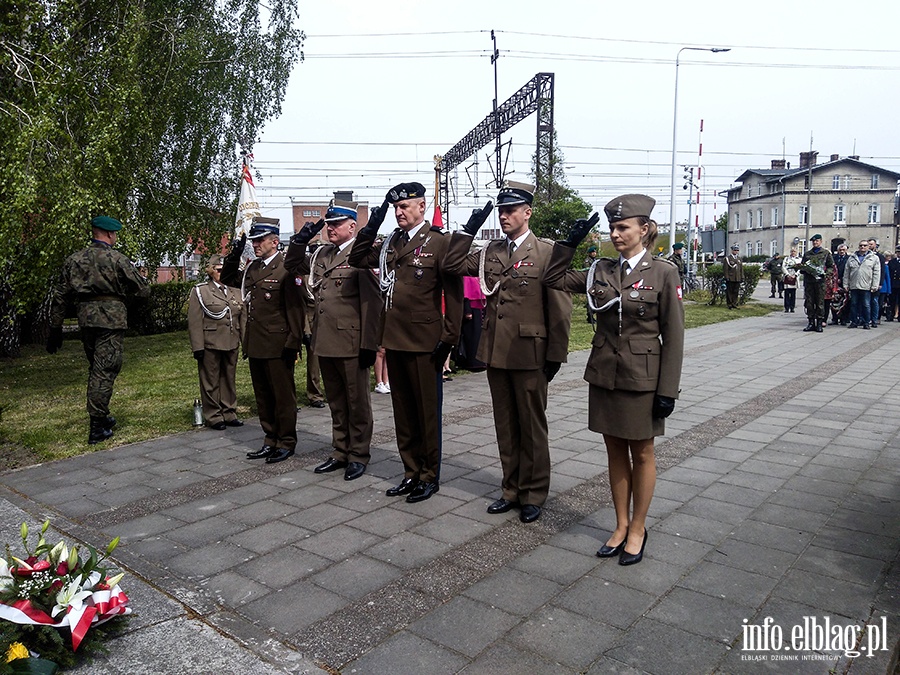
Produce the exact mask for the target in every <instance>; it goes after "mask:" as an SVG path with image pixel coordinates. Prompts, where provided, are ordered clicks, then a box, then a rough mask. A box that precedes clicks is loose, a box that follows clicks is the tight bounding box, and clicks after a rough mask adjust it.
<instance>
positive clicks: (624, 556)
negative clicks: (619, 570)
mask: <svg viewBox="0 0 900 675" xmlns="http://www.w3.org/2000/svg"><path fill="white" fill-rule="evenodd" d="M646 545H647V530H646V528H645V529H644V541H643V542H642V543H641V550H640V551H638V552H637V553H628V551H626V550H625V542H622V553H621V554H620V555H619V564H620V565H637V564H638V563H639V562H641V560H643V559H644V547H645V546H646Z"/></svg>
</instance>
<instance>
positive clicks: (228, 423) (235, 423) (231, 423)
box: [225, 419, 244, 427]
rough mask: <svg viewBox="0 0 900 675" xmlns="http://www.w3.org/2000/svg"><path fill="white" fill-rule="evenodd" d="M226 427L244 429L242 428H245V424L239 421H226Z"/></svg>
mask: <svg viewBox="0 0 900 675" xmlns="http://www.w3.org/2000/svg"><path fill="white" fill-rule="evenodd" d="M225 426H228V427H242V426H244V423H243V422H241V421H240V420H239V419H233V420H225Z"/></svg>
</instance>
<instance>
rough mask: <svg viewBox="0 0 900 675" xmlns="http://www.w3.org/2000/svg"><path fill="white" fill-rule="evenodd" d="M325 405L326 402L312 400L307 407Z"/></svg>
mask: <svg viewBox="0 0 900 675" xmlns="http://www.w3.org/2000/svg"><path fill="white" fill-rule="evenodd" d="M326 405H327V403H325V401H312V402H311V403H310V404H309V407H310V408H324V407H325V406H326Z"/></svg>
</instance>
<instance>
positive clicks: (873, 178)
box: [869, 173, 878, 190]
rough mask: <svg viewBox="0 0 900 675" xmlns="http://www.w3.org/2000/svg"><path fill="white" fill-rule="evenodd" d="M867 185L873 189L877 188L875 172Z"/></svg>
mask: <svg viewBox="0 0 900 675" xmlns="http://www.w3.org/2000/svg"><path fill="white" fill-rule="evenodd" d="M869 187H871V188H872V189H873V190H877V189H878V174H877V173H873V174H872V180H871V182H870V183H869Z"/></svg>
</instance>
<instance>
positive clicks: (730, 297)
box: [722, 244, 744, 309]
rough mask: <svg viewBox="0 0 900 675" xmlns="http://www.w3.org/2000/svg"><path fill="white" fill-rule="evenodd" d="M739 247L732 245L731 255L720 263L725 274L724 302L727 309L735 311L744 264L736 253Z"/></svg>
mask: <svg viewBox="0 0 900 675" xmlns="http://www.w3.org/2000/svg"><path fill="white" fill-rule="evenodd" d="M740 250H741V247H740V246H738V245H737V244H732V246H731V253H729V254H728V255H726V256H725V259H724V260H723V261H722V269H723V270H724V272H725V301H726V302H727V303H728V309H737V306H738V301H739V299H740V297H741V282H742V281H743V280H744V263H743V262H742V261H741V256H739V255H738V251H740Z"/></svg>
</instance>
